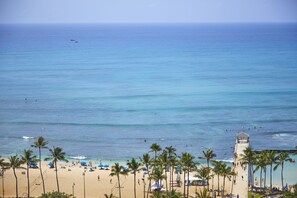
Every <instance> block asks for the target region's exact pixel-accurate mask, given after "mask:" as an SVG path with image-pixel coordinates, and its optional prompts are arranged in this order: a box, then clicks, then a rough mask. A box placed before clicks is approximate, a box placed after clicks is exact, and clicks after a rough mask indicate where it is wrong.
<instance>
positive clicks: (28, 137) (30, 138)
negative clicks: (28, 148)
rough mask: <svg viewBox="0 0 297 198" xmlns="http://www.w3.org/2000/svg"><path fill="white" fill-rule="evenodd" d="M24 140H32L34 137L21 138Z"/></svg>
mask: <svg viewBox="0 0 297 198" xmlns="http://www.w3.org/2000/svg"><path fill="white" fill-rule="evenodd" d="M23 139H24V140H29V139H34V137H30V136H23Z"/></svg>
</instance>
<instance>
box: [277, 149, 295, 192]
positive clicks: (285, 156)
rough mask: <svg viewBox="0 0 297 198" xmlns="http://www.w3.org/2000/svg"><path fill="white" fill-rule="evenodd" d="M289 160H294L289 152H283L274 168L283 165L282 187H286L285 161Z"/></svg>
mask: <svg viewBox="0 0 297 198" xmlns="http://www.w3.org/2000/svg"><path fill="white" fill-rule="evenodd" d="M287 161H292V158H290V156H289V153H285V152H281V153H280V154H279V155H278V156H277V158H276V166H275V167H274V168H273V170H276V169H277V168H278V167H279V166H281V168H282V169H281V180H282V188H283V187H284V163H285V162H287Z"/></svg>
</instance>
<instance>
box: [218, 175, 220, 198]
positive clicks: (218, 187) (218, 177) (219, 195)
mask: <svg viewBox="0 0 297 198" xmlns="http://www.w3.org/2000/svg"><path fill="white" fill-rule="evenodd" d="M218 195H219V196H220V175H219V174H218Z"/></svg>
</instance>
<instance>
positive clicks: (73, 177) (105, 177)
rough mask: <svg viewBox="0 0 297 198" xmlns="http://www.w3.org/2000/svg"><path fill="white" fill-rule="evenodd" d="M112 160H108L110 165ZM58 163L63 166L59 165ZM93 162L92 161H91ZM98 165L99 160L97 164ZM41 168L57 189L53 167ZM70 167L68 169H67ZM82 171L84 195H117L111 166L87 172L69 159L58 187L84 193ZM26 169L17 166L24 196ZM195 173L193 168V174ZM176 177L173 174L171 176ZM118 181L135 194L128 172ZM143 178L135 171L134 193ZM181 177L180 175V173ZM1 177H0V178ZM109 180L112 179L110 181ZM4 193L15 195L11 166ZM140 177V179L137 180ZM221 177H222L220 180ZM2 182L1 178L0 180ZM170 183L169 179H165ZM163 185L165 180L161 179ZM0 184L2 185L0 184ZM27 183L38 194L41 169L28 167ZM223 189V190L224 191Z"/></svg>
mask: <svg viewBox="0 0 297 198" xmlns="http://www.w3.org/2000/svg"><path fill="white" fill-rule="evenodd" d="M111 165H113V164H110V166H111ZM61 166H65V169H64V168H61ZM93 166H95V165H93ZM96 166H98V164H96ZM42 167H43V172H44V178H45V186H46V191H47V192H50V191H56V190H57V186H56V178H55V171H54V169H50V168H48V166H47V163H45V162H43V165H42ZM68 169H69V170H71V171H69V170H68ZM85 170H86V172H85V186H86V188H85V189H86V197H87V198H93V197H94V198H95V197H96V198H98V197H99V198H101V197H102V198H103V197H104V194H105V193H106V194H110V193H113V194H114V195H115V196H118V188H117V178H116V177H110V176H109V174H110V170H99V169H98V168H97V169H94V171H93V172H89V170H88V169H84V167H82V166H80V165H75V166H72V164H71V163H60V164H59V166H58V175H59V183H60V191H61V192H66V193H68V194H72V190H73V189H72V186H73V183H75V186H74V195H75V197H84V187H83V185H84V178H83V173H84V171H85ZM22 172H25V170H22V169H19V170H17V176H18V180H19V196H21V197H23V196H26V195H27V193H26V192H27V177H26V175H25V174H22ZM193 174H195V173H194V172H193V173H192V175H193ZM98 175H99V176H100V180H99V181H98ZM174 177H175V178H176V175H175V176H174ZM120 178H121V185H122V187H123V188H122V197H123V198H131V197H134V195H133V174H131V173H129V174H128V176H126V177H125V176H121V177H120ZM142 178H143V171H139V173H137V179H136V183H137V184H136V188H137V197H143V190H144V183H143V181H142ZM145 178H146V179H145V182H146V190H147V187H148V180H147V175H146V176H145ZM181 178H183V175H181ZM1 180H2V178H1ZM110 180H112V182H110ZM4 181H5V188H4V189H5V197H15V178H14V175H13V171H12V170H7V171H6V172H5V177H4ZM138 181H139V182H138ZM220 181H222V179H221V180H220ZM1 182H2V181H1ZM168 183H169V182H168ZM209 183H210V188H211V186H212V181H211V180H210V181H209ZM213 183H214V186H215V188H216V185H217V177H215V178H214V182H213ZM230 184H231V182H229V181H228V180H227V179H226V193H230ZM163 185H164V186H165V181H164V182H163ZM0 186H1V185H0ZM30 186H31V190H30V191H31V196H32V197H37V196H39V195H41V193H42V181H41V179H40V172H39V169H30ZM0 188H1V191H0V192H1V193H0V194H1V196H2V186H1V187H0ZM202 188H203V187H195V186H191V187H190V195H194V194H195V191H196V190H197V191H199V189H202ZM176 190H177V191H179V192H183V186H182V187H176ZM226 193H225V194H226Z"/></svg>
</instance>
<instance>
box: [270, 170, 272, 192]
mask: <svg viewBox="0 0 297 198" xmlns="http://www.w3.org/2000/svg"><path fill="white" fill-rule="evenodd" d="M270 189H272V164H270Z"/></svg>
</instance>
